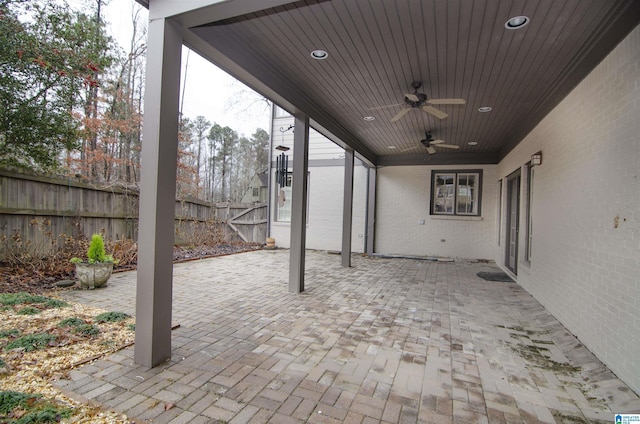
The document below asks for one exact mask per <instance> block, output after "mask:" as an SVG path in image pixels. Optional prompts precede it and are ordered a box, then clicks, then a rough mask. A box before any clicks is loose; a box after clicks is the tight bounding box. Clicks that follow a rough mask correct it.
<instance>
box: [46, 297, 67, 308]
mask: <svg viewBox="0 0 640 424" xmlns="http://www.w3.org/2000/svg"><path fill="white" fill-rule="evenodd" d="M44 306H45V307H47V308H67V307H68V306H69V304H68V303H67V302H65V301H64V300H60V299H49V300H47V301H46V302H45V304H44Z"/></svg>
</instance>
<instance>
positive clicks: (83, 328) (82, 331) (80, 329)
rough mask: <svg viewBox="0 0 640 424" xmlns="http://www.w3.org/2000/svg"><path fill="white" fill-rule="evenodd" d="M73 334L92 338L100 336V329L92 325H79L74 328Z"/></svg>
mask: <svg viewBox="0 0 640 424" xmlns="http://www.w3.org/2000/svg"><path fill="white" fill-rule="evenodd" d="M73 332H74V333H76V334H79V335H81V336H84V337H93V336H97V335H98V334H100V329H99V328H98V327H96V326H95V325H93V324H80V325H76V326H74V328H73Z"/></svg>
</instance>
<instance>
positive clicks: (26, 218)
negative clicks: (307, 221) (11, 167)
mask: <svg viewBox="0 0 640 424" xmlns="http://www.w3.org/2000/svg"><path fill="white" fill-rule="evenodd" d="M138 200H139V199H138V193H137V191H135V190H132V189H128V188H126V187H120V186H118V187H115V186H114V187H108V188H105V187H95V186H92V185H90V184H86V183H83V182H82V181H81V180H80V179H78V178H73V177H70V178H67V179H60V178H52V177H47V176H38V175H29V174H21V173H15V172H11V171H7V170H0V239H2V240H11V239H12V238H14V239H15V238H16V237H19V238H20V242H21V243H23V244H24V243H27V242H28V243H29V244H30V245H31V246H33V248H34V249H39V250H38V252H42V253H50V252H51V251H52V249H55V248H57V247H59V246H60V245H61V240H58V241H57V242H52V240H55V239H57V238H58V237H59V236H60V235H68V236H73V237H79V236H81V235H88V236H90V235H91V234H93V233H96V232H103V233H104V234H105V237H106V238H107V239H111V240H119V239H131V240H137V236H138ZM220 221H222V222H223V223H226V224H227V225H226V226H227V228H228V231H225V232H226V233H227V234H228V235H229V236H230V237H233V238H234V239H236V240H242V241H248V242H258V243H264V242H265V241H266V232H267V206H266V204H256V205H253V204H252V205H247V204H226V203H225V204H217V205H215V204H214V205H211V204H209V203H207V202H202V201H199V200H191V199H190V200H176V203H175V226H174V231H175V242H176V244H183V243H185V242H188V241H192V240H194V239H196V240H197V239H198V236H199V235H200V234H202V233H203V232H206V231H204V230H207V226H209V227H210V226H212V225H216V223H217V225H220ZM5 246H6V243H0V260H1V259H2V257H3V254H4V251H3V250H2V249H4V247H5Z"/></svg>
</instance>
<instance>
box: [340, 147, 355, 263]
mask: <svg viewBox="0 0 640 424" xmlns="http://www.w3.org/2000/svg"><path fill="white" fill-rule="evenodd" d="M343 195H344V197H343V201H342V205H343V206H342V251H341V256H342V266H344V267H350V266H351V227H352V225H353V150H352V149H345V150H344V190H343Z"/></svg>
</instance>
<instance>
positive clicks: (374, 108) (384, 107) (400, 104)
mask: <svg viewBox="0 0 640 424" xmlns="http://www.w3.org/2000/svg"><path fill="white" fill-rule="evenodd" d="M402 105H404V103H397V104H395V105H386V106H378V107H371V108H369V109H367V110H378V109H388V108H390V107H398V106H402Z"/></svg>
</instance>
